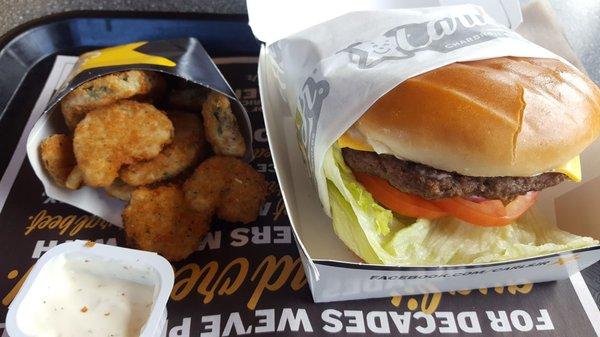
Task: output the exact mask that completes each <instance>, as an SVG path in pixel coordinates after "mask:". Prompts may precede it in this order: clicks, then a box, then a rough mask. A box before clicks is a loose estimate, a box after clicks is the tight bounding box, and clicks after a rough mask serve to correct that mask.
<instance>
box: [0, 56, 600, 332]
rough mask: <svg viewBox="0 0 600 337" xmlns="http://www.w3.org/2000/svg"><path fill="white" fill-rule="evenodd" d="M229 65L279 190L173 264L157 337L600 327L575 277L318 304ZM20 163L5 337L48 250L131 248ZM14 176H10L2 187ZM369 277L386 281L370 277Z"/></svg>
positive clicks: (3, 268)
mask: <svg viewBox="0 0 600 337" xmlns="http://www.w3.org/2000/svg"><path fill="white" fill-rule="evenodd" d="M74 61H75V59H74V58H63V57H59V59H58V62H57V63H56V66H55V68H54V70H53V71H52V73H51V74H50V77H49V78H50V80H49V81H48V82H47V85H46V88H45V89H44V91H43V92H42V95H41V96H40V100H41V101H42V102H41V103H40V101H38V104H37V106H38V108H37V109H35V110H34V111H33V112H32V117H31V120H32V121H35V120H37V118H38V117H37V116H39V115H40V114H41V113H42V110H43V108H44V106H45V104H46V102H47V101H48V99H49V98H50V93H51V92H52V91H53V90H54V88H55V87H57V86H58V85H59V83H58V82H60V79H61V73H65V72H68V69H69V68H70V67H71V66H72V64H73V63H74ZM222 61H223V64H222V65H220V66H219V68H220V70H221V71H222V72H223V74H224V75H225V77H226V78H227V79H228V81H229V83H231V85H232V87H233V88H234V89H235V92H236V93H237V95H238V97H239V98H240V100H241V102H242V103H243V104H244V106H245V107H246V109H247V111H248V115H249V116H250V119H251V121H252V124H253V126H254V130H255V131H254V143H255V148H254V154H255V160H254V161H253V163H252V165H253V166H254V167H255V168H256V169H257V170H259V171H261V172H263V173H264V174H265V175H266V177H267V179H268V181H269V185H270V190H271V191H272V193H271V194H270V196H269V198H268V200H267V202H266V204H265V206H264V207H263V210H262V211H261V216H260V217H259V219H258V220H257V221H256V222H254V223H251V224H248V225H247V226H241V225H239V224H230V223H225V222H221V221H218V220H217V221H215V222H214V223H213V226H212V230H211V232H210V233H209V235H208V236H207V237H206V239H205V240H204V242H203V243H202V244H201V246H200V247H199V249H198V251H197V252H196V253H194V254H193V255H192V256H190V257H189V258H188V259H187V260H185V261H181V262H178V263H175V264H174V265H173V266H174V269H175V275H176V276H175V287H174V290H173V292H172V294H171V298H170V301H169V303H168V307H167V310H168V324H167V327H166V328H165V330H164V331H163V332H162V334H161V335H160V336H161V337H176V336H182V337H183V336H195V337H200V336H203V337H204V336H220V335H221V336H240V335H244V336H267V337H268V336H325V335H333V336H375V335H377V336H399V335H405V336H419V335H428V336H445V335H454V336H457V335H458V336H491V335H495V334H498V335H506V333H507V332H508V333H509V334H511V335H517V336H521V335H522V336H549V335H550V336H595V335H596V333H595V332H594V328H593V326H592V324H591V322H590V319H589V318H588V315H590V316H589V317H590V318H592V319H594V320H595V321H600V315H598V314H597V308H596V307H593V303H594V302H593V299H592V298H591V296H590V295H589V292H588V289H587V287H586V286H585V284H584V283H583V280H582V279H581V276H579V275H578V277H574V278H573V279H572V282H573V283H572V282H570V281H569V280H565V281H559V282H551V283H543V284H524V285H518V286H509V287H497V288H489V289H480V290H473V291H457V292H450V293H431V294H426V295H414V296H398V297H393V298H389V297H388V298H381V299H372V300H362V301H349V302H343V303H320V304H315V303H313V301H312V298H311V295H310V291H309V289H308V284H307V282H306V278H305V275H304V272H303V269H302V266H301V262H300V258H299V256H298V251H297V248H296V245H295V243H294V239H293V237H292V234H291V227H290V224H289V220H288V218H287V216H286V213H285V211H284V207H283V202H282V200H281V195H280V194H279V192H278V191H279V189H278V186H277V180H276V177H275V173H274V172H273V163H272V161H271V159H270V152H269V147H268V142H267V138H266V135H265V129H264V122H263V119H262V113H261V106H260V97H259V96H258V87H257V85H258V84H257V82H256V77H255V75H256V70H257V64H256V59H255V58H251V59H248V60H246V61H245V62H242V61H239V59H238V60H237V61H236V62H234V63H230V62H228V61H227V60H222ZM39 80H40V81H45V80H46V79H45V78H39ZM30 127H31V126H29V127H28V128H30ZM28 128H26V130H25V131H24V132H25V133H26V132H27V129H28ZM22 143H23V144H21V146H20V148H21V151H24V147H23V145H24V142H22ZM21 154H22V156H21V159H22V158H23V157H24V153H21ZM15 157H17V156H15ZM14 167H16V170H17V172H6V173H5V174H4V176H3V178H2V179H3V181H4V183H3V184H0V185H1V186H8V187H7V189H6V190H2V191H0V206H1V205H4V206H3V207H2V210H1V211H0V240H1V243H2V244H0V256H2V258H1V259H0V300H1V305H0V317H1V318H0V334H2V336H6V335H5V334H3V333H4V331H3V323H2V318H4V317H5V316H6V312H7V308H8V305H9V304H10V302H11V300H12V299H13V298H14V296H15V295H16V293H17V291H18V289H19V287H20V285H21V284H22V282H23V280H24V279H25V278H26V277H27V272H28V270H29V269H30V268H31V266H32V265H33V264H35V262H36V260H37V259H38V258H39V257H40V256H41V255H42V254H43V253H44V252H45V251H47V250H48V249H49V248H50V247H52V246H54V245H56V244H58V243H62V242H65V241H67V240H74V239H82V240H88V239H89V240H94V241H96V242H100V243H108V244H114V245H120V246H123V245H125V239H124V234H123V231H122V230H121V229H120V228H118V227H116V226H111V225H110V224H108V223H107V222H106V221H104V220H102V219H100V218H98V217H96V216H93V215H90V214H89V213H86V212H84V211H82V210H80V209H78V208H76V207H74V206H72V205H69V204H66V203H63V202H60V201H57V200H55V199H52V198H49V197H48V196H47V195H46V194H45V193H44V186H43V185H42V184H41V183H40V181H39V180H38V179H37V177H36V175H35V173H34V171H33V170H32V168H31V166H30V165H29V163H28V161H27V160H24V161H20V162H18V165H16V166H14ZM13 174H14V179H10V181H8V182H9V183H8V184H5V183H6V182H7V179H8V178H7V177H11V175H13ZM4 198H6V199H4ZM561 263H564V264H569V263H574V261H569V260H565V261H561ZM373 275H374V276H377V275H378V274H377V272H376V271H374V272H373ZM348 290H349V291H351V289H348ZM580 297H581V299H582V301H584V303H586V306H584V305H583V304H582V303H581V302H580V299H579V298H580ZM590 301H591V302H590ZM590 303H591V304H590ZM594 310H595V311H594ZM594 315H596V316H594ZM455 332H457V333H455Z"/></svg>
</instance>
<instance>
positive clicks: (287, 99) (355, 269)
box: [249, 1, 600, 302]
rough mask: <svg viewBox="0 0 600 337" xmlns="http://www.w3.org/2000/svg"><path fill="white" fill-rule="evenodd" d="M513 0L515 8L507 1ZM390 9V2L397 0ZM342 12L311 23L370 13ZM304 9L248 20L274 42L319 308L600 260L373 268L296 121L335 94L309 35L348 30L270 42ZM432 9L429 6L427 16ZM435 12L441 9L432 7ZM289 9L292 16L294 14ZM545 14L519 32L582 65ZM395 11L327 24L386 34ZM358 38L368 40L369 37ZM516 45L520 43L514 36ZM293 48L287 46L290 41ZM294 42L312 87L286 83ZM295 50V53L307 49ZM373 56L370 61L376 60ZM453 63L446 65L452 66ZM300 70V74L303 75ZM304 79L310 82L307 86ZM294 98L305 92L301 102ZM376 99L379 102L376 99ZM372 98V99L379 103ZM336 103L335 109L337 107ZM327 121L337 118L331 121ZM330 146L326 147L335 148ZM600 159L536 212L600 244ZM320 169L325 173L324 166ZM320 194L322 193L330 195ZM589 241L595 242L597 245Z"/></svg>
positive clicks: (288, 178)
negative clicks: (345, 230)
mask: <svg viewBox="0 0 600 337" xmlns="http://www.w3.org/2000/svg"><path fill="white" fill-rule="evenodd" d="M391 3H392V4H395V5H397V7H399V8H401V7H403V5H406V3H408V2H405V1H404V2H403V1H397V2H391ZM492 3H494V4H497V3H496V2H495V1H490V2H488V3H486V4H488V5H492ZM508 3H511V2H510V1H509V2H508ZM514 3H517V6H516V7H517V9H516V10H517V11H518V10H519V8H518V2H513V4H514ZM386 4H387V5H390V3H386ZM338 5H339V4H338ZM282 6H283V5H282ZM342 7H344V6H340V7H338V8H337V9H331V11H325V12H326V14H323V15H321V16H320V17H319V18H317V19H315V18H313V19H314V20H313V22H311V24H318V23H319V22H322V21H325V20H329V19H332V18H335V17H336V15H341V14H344V13H347V12H350V11H353V10H357V9H366V8H355V7H352V8H342ZM492 7H493V6H492ZM509 8H510V6H509ZM472 9H473V8H470V9H467V10H472ZM496 9H497V8H496ZM336 10H337V14H336ZM452 10H454V9H452ZM473 10H476V11H480V10H482V8H481V7H478V9H473ZM485 10H490V11H491V13H493V15H492V16H494V18H496V21H497V22H504V23H505V24H508V25H509V26H511V27H512V28H516V26H518V24H519V23H520V22H519V19H520V18H521V15H520V11H519V12H518V13H516V12H515V10H514V8H513V10H512V11H506V8H504V10H505V12H504V14H503V13H502V11H500V12H499V11H497V10H494V8H489V6H488V7H486V8H485ZM537 10H540V8H537ZM307 11H308V9H306V8H304V9H303V6H300V5H297V6H295V7H294V6H290V9H289V12H282V13H281V16H280V17H279V18H278V19H274V20H271V21H269V17H267V16H265V15H264V14H265V13H267V12H268V11H267V9H265V8H263V7H261V6H260V3H259V2H250V3H249V13H250V23H251V25H252V28H253V31H254V32H255V34H256V35H257V36H258V37H259V39H261V40H262V41H265V42H267V45H266V46H263V48H262V50H261V54H260V59H259V82H260V89H261V99H262V104H263V114H264V119H265V124H266V129H267V134H268V137H269V144H270V147H271V152H272V157H273V161H274V165H275V169H276V172H277V176H278V180H279V183H280V187H281V189H282V193H283V198H284V200H285V204H286V207H287V211H288V216H289V218H290V221H291V223H292V226H293V228H294V234H295V236H296V240H297V244H298V247H299V249H300V253H301V257H302V261H303V263H304V267H305V271H306V274H307V277H308V280H309V284H310V289H311V291H312V294H313V298H314V300H315V301H316V302H327V301H340V300H350V299H362V298H374V297H384V296H395V295H411V294H417V293H428V292H440V291H452V290H463V289H477V288H485V287H495V286H502V285H512V284H521V283H527V282H544V281H550V280H558V279H563V278H567V277H569V276H570V275H572V274H574V273H577V272H578V271H580V270H582V269H584V268H586V267H588V266H590V265H591V264H593V263H595V262H597V261H598V260H600V245H597V244H595V245H594V244H592V245H589V246H587V247H585V248H581V249H573V250H568V251H562V252H560V253H552V254H546V255H541V256H533V257H529V258H525V259H518V260H506V261H502V262H492V263H479V264H468V265H433V266H432V265H422V266H419V265H411V266H392V265H383V264H368V263H364V262H363V261H362V260H361V259H360V258H358V257H357V256H356V255H354V254H353V253H352V252H351V251H350V249H348V248H347V247H346V246H345V245H344V243H343V242H342V241H341V240H340V239H339V238H338V236H337V235H336V233H335V232H334V228H333V226H332V219H331V218H330V217H329V216H328V215H327V214H326V212H327V211H329V210H328V205H325V206H323V205H322V203H323V204H327V193H326V192H325V193H323V188H319V189H317V187H316V186H318V185H319V184H320V182H319V179H318V177H317V179H315V177H314V176H315V175H317V176H318V175H319V174H321V173H320V172H317V171H314V170H307V167H306V165H305V162H308V164H309V165H315V157H314V152H315V151H313V150H312V149H309V150H306V149H307V148H308V147H309V146H306V145H305V144H306V143H307V142H314V137H315V136H314V133H312V132H311V131H308V133H304V131H305V130H300V131H298V128H297V125H298V124H299V123H298V120H297V118H295V117H297V116H298V115H299V114H298V113H297V111H292V108H290V107H291V106H292V107H293V106H296V107H297V109H298V110H304V111H303V115H304V116H306V115H307V114H312V115H311V116H309V117H308V119H304V120H303V121H301V123H305V125H306V123H311V122H314V123H316V120H317V119H318V118H319V117H323V116H322V115H321V116H319V113H320V108H321V104H322V103H323V99H322V98H323V97H324V96H327V94H329V93H330V92H329V90H333V89H332V88H330V87H329V85H328V84H327V81H326V80H327V79H328V78H327V76H329V75H330V74H331V73H327V75H324V73H325V72H324V71H323V70H322V68H321V67H325V66H323V62H322V63H319V62H320V61H319V60H321V61H322V60H324V59H326V58H327V57H328V55H327V54H324V53H323V51H322V50H320V49H319V46H315V45H314V44H311V43H313V41H311V39H312V37H307V36H309V35H310V33H315V34H324V35H326V34H329V36H328V38H329V39H330V40H329V41H330V42H331V43H332V44H335V43H337V41H336V40H337V39H338V36H339V35H336V34H337V33H340V32H341V33H340V34H342V35H343V34H344V29H343V27H339V26H338V27H335V29H333V30H328V29H326V28H323V29H320V30H319V28H317V29H315V30H310V31H309V30H307V31H304V32H300V33H299V35H292V36H291V38H289V39H287V40H284V42H283V43H279V44H277V45H275V47H274V48H273V45H274V44H273V42H276V41H278V40H279V39H282V38H284V37H286V36H287V35H289V34H292V33H296V32H298V31H301V29H304V28H306V27H307V26H304V27H303V26H302V25H301V24H299V23H298V21H301V20H302V18H304V17H308V14H307ZM427 11H428V10H425V12H427ZM431 11H432V12H436V10H435V9H433V10H431ZM290 12H293V14H292V13H290ZM365 13H366V14H365ZM539 13H544V15H545V17H544V18H543V19H540V18H539V17H538V18H537V21H533V20H532V21H531V23H529V22H528V21H525V22H524V23H523V24H522V26H521V28H520V30H521V31H523V32H524V33H525V35H526V37H527V38H528V39H529V40H531V41H533V42H538V43H539V44H540V45H542V46H543V47H546V48H548V49H549V50H552V51H553V52H554V53H556V54H560V55H561V56H562V57H563V58H562V59H563V60H565V59H568V60H570V61H571V63H573V64H576V65H577V64H579V63H578V62H577V61H576V59H574V58H573V54H572V52H571V51H570V48H569V47H568V44H567V42H566V41H565V40H564V37H563V36H562V35H561V34H556V33H557V32H559V30H558V29H556V27H555V26H554V24H553V21H552V18H551V14H550V13H549V12H548V10H547V9H545V8H541V11H540V12H539ZM363 14H364V15H363ZM388 14H389V16H390V17H392V18H391V19H389V20H388V21H386V20H387V17H386V15H388ZM420 14H422V13H419V10H415V12H411V15H413V17H412V19H409V24H410V23H417V22H420V21H419V20H421V21H422V20H423V19H422V18H421V19H420V16H419V15H420ZM525 14H527V9H526V10H525ZM286 15H287V16H286ZM378 15H379V16H378ZM393 15H394V14H390V13H389V12H388V13H382V12H377V13H375V15H373V13H372V12H364V13H362V14H361V13H356V12H355V13H351V14H346V15H345V17H344V16H341V17H338V18H336V19H333V20H332V21H328V22H327V23H325V25H331V24H332V22H333V25H336V24H339V23H340V22H344V21H345V22H346V23H347V22H355V27H353V28H352V30H351V31H352V32H354V33H357V32H358V30H357V28H356V27H363V29H364V30H369V29H371V28H369V29H366V28H364V27H367V26H366V22H372V23H373V24H372V25H374V26H377V25H381V27H378V28H379V30H380V31H386V28H387V29H389V28H390V26H389V25H393V24H396V26H397V23H395V22H394V18H393ZM427 15H429V12H427ZM482 15H485V14H482ZM503 15H505V18H504V20H502V16H503ZM281 17H283V18H284V19H282V18H281ZM498 17H500V20H498ZM525 17H526V18H527V15H525ZM285 18H287V19H289V21H293V23H291V24H289V25H287V24H286V22H287V21H286V19H285ZM294 18H296V20H294ZM375 18H383V19H382V20H381V21H382V22H384V23H383V24H380V23H377V22H379V21H377V20H374V19H375ZM511 18H512V19H511ZM515 18H516V19H515ZM318 20H321V21H318ZM410 20H412V21H410ZM386 24H387V26H386ZM269 25H277V28H278V29H277V30H275V29H270V30H269V29H268V27H269ZM496 27H498V26H496ZM271 28H273V26H272V27H271ZM312 28H314V26H313V27H312ZM312 28H311V29H312ZM273 32H275V33H273ZM307 32H308V33H307ZM361 34H362V33H361ZM506 34H507V35H511V34H512V33H510V32H506ZM548 34H553V39H550V40H549V39H548V38H547V36H548ZM361 37H363V38H364V35H363V36H361ZM468 37H469V36H468V35H467V36H463V37H462V38H464V39H467V38H468ZM517 39H521V38H520V37H518V36H517ZM470 41H471V42H472V41H474V40H470ZM286 43H288V44H287V45H286ZM293 44H298V45H300V44H304V46H305V48H304V49H302V50H304V54H303V55H301V57H298V59H303V60H304V64H302V66H299V67H298V68H302V67H304V68H309V67H314V68H315V69H314V71H313V72H312V73H311V74H305V77H304V78H306V76H308V77H309V79H313V80H312V82H311V83H308V80H307V82H303V81H297V82H296V83H292V84H291V85H289V84H290V83H291V82H290V81H287V82H286V81H285V80H284V79H283V78H282V77H283V76H285V75H286V74H285V72H286V71H288V70H289V69H285V64H286V62H289V60H284V62H281V61H282V59H284V58H285V57H286V54H285V53H286V52H287V53H288V54H287V55H288V56H289V55H290V54H289V52H290V49H288V50H287V51H286V50H283V49H285V48H288V47H289V46H290V45H293ZM525 44H527V42H525ZM328 47H329V46H328ZM522 47H523V48H521V49H519V50H518V51H516V52H515V51H511V55H514V56H532V55H536V57H553V58H560V56H557V55H555V54H553V53H551V52H550V51H548V50H546V49H544V50H533V49H536V48H538V47H537V46H531V47H532V48H533V49H531V50H529V51H531V53H529V51H527V50H525V49H527V48H529V47H530V45H527V46H525V45H522ZM334 48H335V47H334ZM444 48H445V47H444ZM433 49H435V48H433ZM282 50H283V52H282ZM291 50H293V51H298V50H300V49H291ZM428 52H430V51H428ZM513 52H514V53H513ZM319 53H321V54H319ZM440 54H441V52H440ZM483 54H485V52H482V55H478V56H475V57H474V58H473V59H481V58H490V57H497V56H503V55H498V54H494V53H492V54H487V55H483ZM505 55H506V54H505ZM396 56H397V57H395V58H394V55H392V56H390V57H391V58H390V59H402V57H401V56H398V55H396ZM321 58H322V59H321ZM356 59H358V60H359V62H360V59H361V58H358V57H357V58H355V59H351V58H349V62H350V60H356ZM369 60H370V59H369V58H368V56H367V57H366V59H365V62H369ZM328 61H330V60H328ZM454 61H457V60H454ZM454 61H448V62H447V63H446V64H448V63H451V62H454ZM565 62H567V61H565ZM436 67H437V66H436ZM436 67H433V68H429V69H434V68H436ZM367 68H368V67H367ZM330 69H331V68H329V70H330ZM295 70H296V71H297V69H295ZM422 72H425V71H422ZM422 72H421V73H422ZM353 74H354V73H353ZM412 76H414V75H412ZM412 76H408V77H412ZM346 78H353V79H356V77H350V76H348V77H346ZM292 82H293V81H292ZM302 83H304V86H303V85H302ZM338 83H339V82H338ZM397 83H398V82H396V84H397ZM325 84H327V85H325ZM294 85H296V87H295V88H290V87H291V86H294ZM394 86H395V85H394ZM392 87H393V86H392ZM297 88H301V90H298V91H294V90H293V89H297ZM299 92H300V93H299ZM384 92H385V91H384ZM384 92H383V93H384ZM295 94H299V95H297V96H294V95H295ZM352 96H354V97H365V96H368V95H365V94H364V92H361V93H360V94H359V93H358V92H357V91H353V92H350V93H348V96H347V97H348V99H349V100H352ZM338 97H340V96H336V98H338ZM378 97H379V96H377V97H375V99H376V98H378ZM375 99H373V100H371V101H370V102H373V101H374V100H375ZM339 102H340V101H339V100H337V101H336V103H339ZM303 104H304V106H303ZM344 104H345V103H344ZM360 104H363V106H362V107H361V106H360ZM370 104H371V103H368V102H367V103H364V102H362V103H359V104H358V105H359V106H358V108H357V104H354V106H353V107H352V108H353V109H354V110H356V109H361V108H362V109H363V110H362V111H363V112H364V111H365V109H366V108H368V107H369V106H370ZM317 105H318V107H317V108H316V109H315V108H314V107H315V106H317ZM339 106H343V104H339ZM339 106H338V111H339V110H340V109H339ZM344 111H346V110H344ZM352 118H354V116H353V117H352ZM352 118H350V117H349V118H348V119H349V120H348V121H344V123H345V124H347V125H348V126H349V125H351V124H352V123H354V120H355V119H352ZM356 118H357V117H356ZM321 119H322V118H321ZM326 120H330V119H327V118H326ZM319 123H323V121H322V120H320V121H319ZM338 128H339V127H338ZM309 129H310V127H309ZM343 131H345V130H342V132H343ZM298 133H300V135H299V136H298V137H299V138H300V140H301V141H299V138H297V134H298ZM329 136H330V138H331V139H337V137H339V135H329ZM303 142H304V144H303ZM317 143H318V142H317ZM299 144H302V146H299ZM313 145H314V143H313ZM326 145H327V147H328V146H329V145H330V144H326ZM301 148H302V149H303V150H301ZM598 153H600V141H596V142H595V143H593V144H592V145H591V146H589V147H588V148H587V149H586V150H585V152H584V153H582V155H581V163H582V171H583V177H584V178H583V181H582V182H581V183H572V182H565V183H563V184H561V185H559V186H557V187H555V188H550V189H548V190H545V191H543V192H542V193H540V197H539V199H538V201H537V208H538V209H539V210H540V212H542V213H543V215H544V216H545V217H547V218H548V220H549V222H550V224H549V225H550V226H553V225H554V224H556V225H557V226H558V227H559V228H560V229H562V230H565V231H568V232H570V233H573V234H576V235H581V236H586V237H591V238H594V239H600V209H599V208H598V207H597V204H598V200H600V159H599V158H600V156H598ZM317 163H318V160H317ZM315 167H318V165H316V166H315ZM315 180H316V182H315ZM313 182H314V183H313ZM325 191H327V189H325ZM319 194H321V198H319ZM323 194H325V198H324V197H323ZM590 242H597V241H593V240H591V239H590Z"/></svg>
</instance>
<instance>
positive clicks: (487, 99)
mask: <svg viewBox="0 0 600 337" xmlns="http://www.w3.org/2000/svg"><path fill="white" fill-rule="evenodd" d="M353 130H355V131H358V132H360V133H361V134H362V136H363V137H364V138H365V139H366V140H367V141H368V142H369V144H371V145H372V146H373V147H374V148H375V149H376V150H377V151H378V152H384V153H388V154H393V155H395V156H397V157H399V158H402V159H406V160H410V161H414V162H418V163H422V164H425V165H429V166H432V167H434V168H437V169H440V170H445V171H454V172H458V173H460V174H463V175H469V176H486V177H492V176H532V175H535V174H539V173H542V172H547V171H550V170H552V169H555V168H557V167H559V166H560V165H561V164H564V163H566V162H567V161H569V160H570V159H572V158H573V157H575V156H577V155H578V154H580V153H581V152H582V151H583V150H584V149H585V148H586V147H587V146H588V145H589V144H590V143H591V142H592V141H593V140H594V139H595V138H596V137H598V135H599V133H600V89H599V88H598V87H597V86H596V85H595V84H594V82H592V81H591V80H590V79H589V78H587V76H585V75H584V74H583V73H581V72H579V71H578V70H576V69H574V68H572V67H570V66H568V65H566V64H564V63H562V62H560V61H557V60H553V59H535V58H515V57H501V58H495V59H488V60H481V61H473V62H463V63H454V64H450V65H447V66H445V67H442V68H439V69H436V70H433V71H430V72H427V73H425V74H422V75H419V76H416V77H414V78H411V79H409V80H407V81H405V82H403V83H401V84H400V85H398V86H397V87H395V88H394V89H392V90H391V91H389V92H388V93H387V94H386V95H384V96H383V97H381V98H380V99H379V100H378V101H377V102H375V103H374V104H373V105H372V106H371V108H369V110H367V112H366V113H365V114H364V115H363V116H362V117H361V118H360V119H359V120H358V121H357V122H356V123H355V124H354V126H353Z"/></svg>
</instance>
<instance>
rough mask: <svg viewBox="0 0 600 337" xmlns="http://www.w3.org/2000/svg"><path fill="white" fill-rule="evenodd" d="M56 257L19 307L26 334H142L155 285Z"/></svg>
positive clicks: (106, 336) (45, 336) (81, 336)
mask: <svg viewBox="0 0 600 337" xmlns="http://www.w3.org/2000/svg"><path fill="white" fill-rule="evenodd" d="M55 260H56V261H51V262H50V263H49V264H50V265H48V266H47V268H46V270H44V273H43V282H42V283H41V284H40V286H39V287H37V289H36V290H35V292H36V296H28V297H27V299H26V300H25V301H24V302H23V306H22V307H21V309H20V310H23V311H22V312H21V313H22V314H23V317H27V319H26V321H27V324H26V326H25V327H24V329H23V331H24V332H25V333H26V334H27V335H29V336H32V337H33V336H35V337H59V336H60V337H96V336H102V337H129V336H139V335H140V331H141V329H142V327H143V326H144V324H145V323H146V321H147V320H148V316H149V315H150V311H151V309H152V304H153V291H154V289H153V286H150V285H145V284H141V283H137V282H133V281H129V280H124V279H120V278H116V277H111V276H108V275H99V274H95V273H92V272H90V271H86V270H85V269H83V268H76V267H73V266H72V265H71V264H69V263H68V261H67V260H66V259H65V258H64V257H62V256H61V257H57V258H56V259H55ZM84 262H88V261H87V260H85V261H84ZM40 276H42V274H40ZM40 281H41V280H40Z"/></svg>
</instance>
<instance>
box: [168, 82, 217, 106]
mask: <svg viewBox="0 0 600 337" xmlns="http://www.w3.org/2000/svg"><path fill="white" fill-rule="evenodd" d="M207 93H208V89H207V88H205V87H202V86H200V85H197V84H190V85H188V86H186V87H184V88H182V89H174V90H173V91H172V92H171V93H170V94H169V97H168V98H167V101H168V103H169V105H170V106H172V107H173V108H175V109H181V110H187V111H193V112H197V111H198V112H199V111H201V110H202V104H203V103H204V101H205V100H206V94H207Z"/></svg>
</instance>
